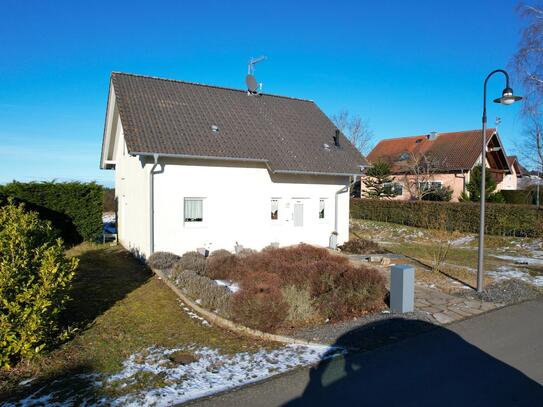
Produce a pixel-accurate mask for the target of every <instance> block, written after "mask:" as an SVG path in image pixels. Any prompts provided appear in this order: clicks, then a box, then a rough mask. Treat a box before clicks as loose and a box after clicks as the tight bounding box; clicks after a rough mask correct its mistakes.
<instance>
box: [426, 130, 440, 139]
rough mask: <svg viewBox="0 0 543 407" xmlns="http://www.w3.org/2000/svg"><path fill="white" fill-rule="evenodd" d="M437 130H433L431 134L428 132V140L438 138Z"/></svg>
mask: <svg viewBox="0 0 543 407" xmlns="http://www.w3.org/2000/svg"><path fill="white" fill-rule="evenodd" d="M437 136H438V134H437V131H431V132H430V134H428V140H435V139H437Z"/></svg>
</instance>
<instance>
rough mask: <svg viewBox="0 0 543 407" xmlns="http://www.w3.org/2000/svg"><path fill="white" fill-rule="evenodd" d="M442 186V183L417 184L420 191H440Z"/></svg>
mask: <svg viewBox="0 0 543 407" xmlns="http://www.w3.org/2000/svg"><path fill="white" fill-rule="evenodd" d="M442 186H443V182H442V181H431V182H421V183H419V189H420V190H421V191H435V190H436V189H440V188H441V187H442Z"/></svg>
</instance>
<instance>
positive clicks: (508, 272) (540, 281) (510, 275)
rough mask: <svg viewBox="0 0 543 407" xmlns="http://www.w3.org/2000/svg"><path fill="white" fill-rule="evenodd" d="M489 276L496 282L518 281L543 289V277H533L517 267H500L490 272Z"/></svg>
mask: <svg viewBox="0 0 543 407" xmlns="http://www.w3.org/2000/svg"><path fill="white" fill-rule="evenodd" d="M488 275H489V276H490V277H492V278H494V279H495V280H496V281H501V280H510V279H517V280H521V281H524V282H526V283H530V284H533V285H535V286H537V287H543V276H532V275H530V274H529V273H527V272H526V271H523V270H522V269H519V268H517V267H511V266H500V267H498V269H497V270H496V271H490V272H489V273H488Z"/></svg>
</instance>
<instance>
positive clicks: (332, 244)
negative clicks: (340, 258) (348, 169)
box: [329, 175, 356, 249]
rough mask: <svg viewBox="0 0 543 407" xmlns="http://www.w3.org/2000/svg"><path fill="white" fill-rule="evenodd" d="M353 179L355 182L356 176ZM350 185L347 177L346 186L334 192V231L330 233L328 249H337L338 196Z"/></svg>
mask: <svg viewBox="0 0 543 407" xmlns="http://www.w3.org/2000/svg"><path fill="white" fill-rule="evenodd" d="M354 179H355V180H356V175H355V176H354ZM350 185H351V177H350V176H349V182H348V184H347V185H346V186H344V187H343V188H341V189H340V190H338V191H336V193H335V195H334V231H333V232H332V236H331V237H330V244H329V247H330V249H336V248H337V236H338V227H339V219H338V207H339V203H338V198H339V194H342V193H345V192H349V187H350ZM334 237H335V238H334Z"/></svg>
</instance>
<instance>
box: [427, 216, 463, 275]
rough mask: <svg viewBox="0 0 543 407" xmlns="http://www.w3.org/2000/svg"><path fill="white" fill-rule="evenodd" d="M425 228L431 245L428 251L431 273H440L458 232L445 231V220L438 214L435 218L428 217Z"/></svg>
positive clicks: (444, 217)
mask: <svg viewBox="0 0 543 407" xmlns="http://www.w3.org/2000/svg"><path fill="white" fill-rule="evenodd" d="M426 227H427V228H428V232H429V235H430V239H431V241H432V244H431V245H430V246H429V249H428V250H429V251H430V253H431V254H432V259H433V260H432V264H431V266H432V271H442V268H443V264H444V263H445V261H446V260H447V257H448V256H449V251H450V250H451V247H452V242H453V240H454V239H455V238H456V237H458V234H459V233H458V232H456V231H454V232H451V231H449V230H448V229H447V218H446V216H445V214H443V213H440V214H439V215H438V216H437V217H432V216H428V219H426Z"/></svg>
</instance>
